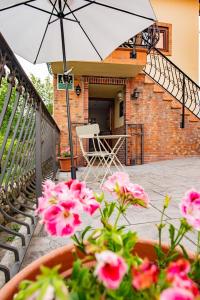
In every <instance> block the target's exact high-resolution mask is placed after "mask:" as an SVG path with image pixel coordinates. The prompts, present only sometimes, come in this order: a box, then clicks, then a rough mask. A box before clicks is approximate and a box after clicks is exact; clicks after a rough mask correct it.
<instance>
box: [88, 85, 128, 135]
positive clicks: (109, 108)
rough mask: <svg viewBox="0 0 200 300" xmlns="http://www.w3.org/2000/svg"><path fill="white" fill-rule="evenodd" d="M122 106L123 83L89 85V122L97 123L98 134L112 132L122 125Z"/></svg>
mask: <svg viewBox="0 0 200 300" xmlns="http://www.w3.org/2000/svg"><path fill="white" fill-rule="evenodd" d="M123 107H124V86H123V85H111V84H110V85H109V84H90V85H89V114H88V116H89V123H98V124H99V127H100V134H102V135H106V134H114V133H115V131H116V130H117V128H119V127H121V126H124V111H123Z"/></svg>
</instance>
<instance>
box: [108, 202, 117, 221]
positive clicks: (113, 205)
mask: <svg viewBox="0 0 200 300" xmlns="http://www.w3.org/2000/svg"><path fill="white" fill-rule="evenodd" d="M115 206H116V203H115V202H112V203H111V204H110V207H109V210H108V218H110V216H111V215H112V213H113V211H114V209H115Z"/></svg>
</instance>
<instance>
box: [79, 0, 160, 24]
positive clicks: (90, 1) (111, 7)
mask: <svg viewBox="0 0 200 300" xmlns="http://www.w3.org/2000/svg"><path fill="white" fill-rule="evenodd" d="M84 1H86V2H89V3H91V4H92V3H93V4H96V5H99V6H103V7H107V8H110V9H113V10H116V11H119V12H123V13H126V14H129V15H132V16H135V17H139V18H143V19H146V20H149V21H154V22H156V20H154V19H152V18H149V17H145V16H142V15H139V14H135V13H133V12H130V11H128V10H124V9H121V8H117V7H114V6H111V5H107V4H104V3H101V2H97V1H92V0H84Z"/></svg>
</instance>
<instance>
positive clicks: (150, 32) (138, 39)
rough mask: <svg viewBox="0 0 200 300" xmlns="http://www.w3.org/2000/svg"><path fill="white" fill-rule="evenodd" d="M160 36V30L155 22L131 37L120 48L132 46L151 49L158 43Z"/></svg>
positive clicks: (132, 47) (131, 47)
mask: <svg viewBox="0 0 200 300" xmlns="http://www.w3.org/2000/svg"><path fill="white" fill-rule="evenodd" d="M159 38H160V32H159V28H158V26H157V25H156V23H155V24H153V25H152V26H150V27H148V28H147V29H145V30H144V31H142V32H140V33H139V34H137V35H136V36H134V37H132V38H130V39H129V40H128V41H126V42H125V43H123V44H122V45H121V46H120V47H119V48H130V49H134V48H135V47H143V48H146V49H148V51H150V50H151V49H152V48H153V47H155V45H156V44H157V43H158V41H159Z"/></svg>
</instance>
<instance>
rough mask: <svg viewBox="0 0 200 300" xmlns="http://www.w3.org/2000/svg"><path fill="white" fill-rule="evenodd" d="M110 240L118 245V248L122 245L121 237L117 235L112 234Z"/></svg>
mask: <svg viewBox="0 0 200 300" xmlns="http://www.w3.org/2000/svg"><path fill="white" fill-rule="evenodd" d="M111 238H112V240H113V241H114V242H115V243H116V244H118V245H120V246H122V245H123V241H122V237H121V235H120V234H117V233H115V232H113V233H112V234H111Z"/></svg>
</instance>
